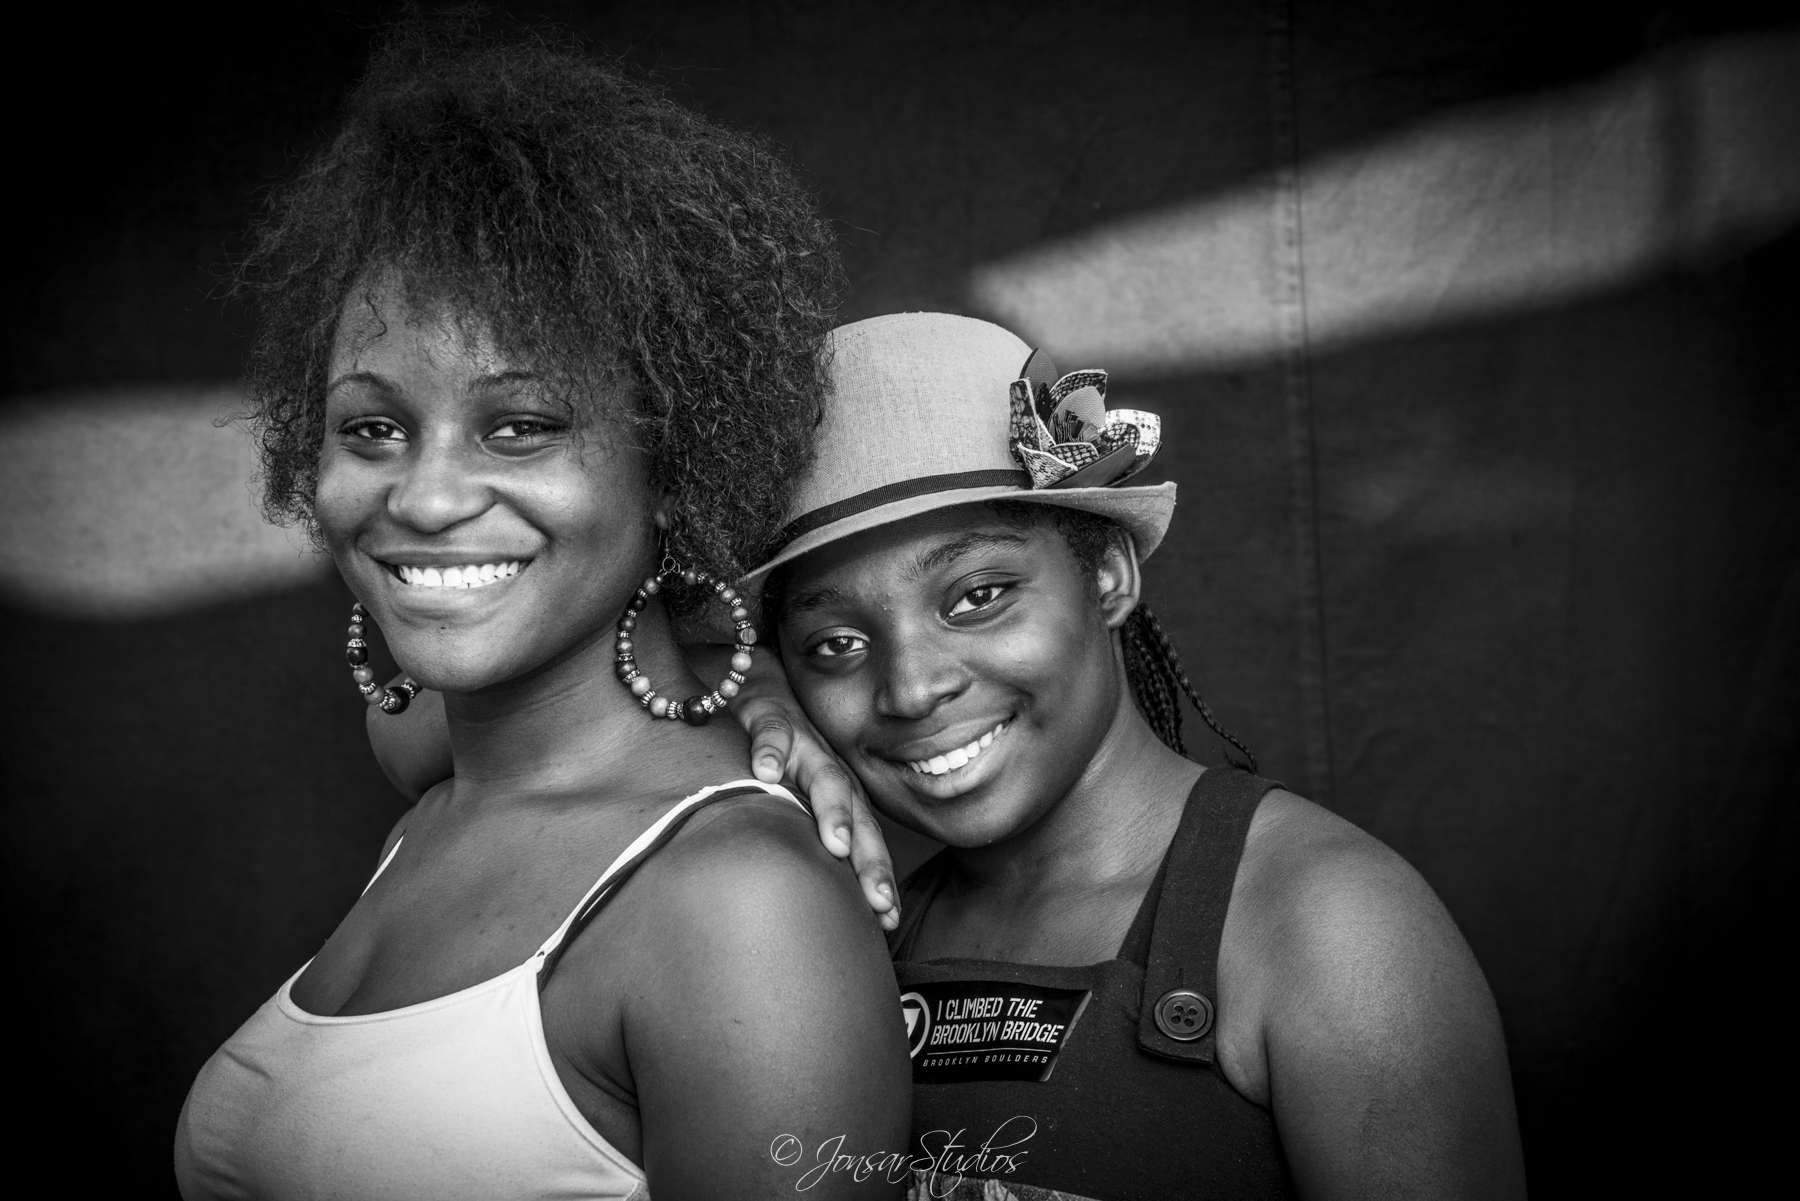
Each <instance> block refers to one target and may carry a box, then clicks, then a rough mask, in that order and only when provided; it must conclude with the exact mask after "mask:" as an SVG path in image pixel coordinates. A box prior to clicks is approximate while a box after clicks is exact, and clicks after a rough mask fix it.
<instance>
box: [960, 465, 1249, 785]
mask: <svg viewBox="0 0 1800 1201" xmlns="http://www.w3.org/2000/svg"><path fill="white" fill-rule="evenodd" d="M994 508H995V509H996V510H998V511H999V512H1000V514H1001V516H1002V517H1004V518H1008V519H1011V520H1015V521H1019V522H1020V523H1021V524H1025V525H1031V526H1036V525H1039V524H1041V523H1044V522H1048V523H1049V524H1051V525H1053V526H1054V527H1055V528H1056V531H1057V532H1058V533H1059V534H1061V535H1062V538H1063V540H1064V541H1065V542H1067V543H1068V545H1069V550H1070V551H1071V552H1073V554H1074V555H1075V561H1076V563H1077V564H1078V565H1079V566H1080V567H1081V570H1082V572H1083V573H1084V574H1085V575H1087V576H1088V577H1089V578H1092V577H1093V575H1094V573H1095V572H1096V571H1098V570H1099V567H1100V562H1101V560H1102V558H1104V556H1105V554H1106V550H1107V547H1108V546H1109V545H1111V544H1112V540H1113V539H1114V538H1115V537H1117V535H1118V531H1119V527H1118V526H1117V524H1115V523H1114V522H1112V521H1110V520H1108V519H1107V518H1104V517H1101V516H1099V515H1098V514H1094V513H1083V512H1081V511H1079V510H1076V509H1065V508H1064V507H1062V506H1061V505H1034V504H1022V503H1018V502H1013V503H1008V502H1005V501H1001V502H999V503H997V504H996V505H995V506H994ZM1119 640H1120V643H1121V644H1122V646H1123V648H1124V651H1125V677H1126V679H1127V680H1128V681H1129V682H1130V684H1131V699H1132V700H1133V701H1134V702H1135V703H1136V705H1137V707H1138V712H1140V713H1142V714H1143V715H1144V720H1145V721H1146V722H1147V723H1149V726H1150V728H1151V729H1152V730H1153V731H1155V733H1156V736H1157V737H1158V738H1160V739H1161V740H1162V742H1163V745H1165V746H1167V747H1168V748H1169V749H1170V750H1172V751H1174V752H1175V753H1176V754H1178V755H1186V754H1187V753H1188V751H1187V743H1186V742H1185V741H1184V740H1183V738H1182V736H1181V699H1182V697H1184V696H1185V697H1186V698H1187V699H1188V700H1190V701H1192V702H1193V703H1194V708H1195V709H1198V710H1199V711H1200V720H1201V721H1203V722H1205V723H1206V725H1207V728H1208V729H1210V730H1212V732H1213V733H1215V734H1217V735H1218V736H1219V737H1220V738H1222V739H1224V740H1225V741H1226V742H1228V743H1230V744H1231V745H1232V746H1233V747H1235V748H1237V750H1238V753H1239V754H1241V755H1242V756H1243V759H1242V760H1241V761H1240V760H1238V759H1236V758H1234V757H1233V756H1232V754H1231V752H1229V751H1227V752H1226V753H1225V760H1226V762H1227V763H1229V764H1230V765H1231V766H1233V767H1236V768H1241V769H1242V770H1244V771H1248V772H1250V773H1251V774H1252V775H1254V774H1255V773H1256V754H1255V752H1253V751H1252V750H1251V749H1250V748H1249V747H1248V746H1246V745H1245V744H1244V742H1243V740H1242V739H1240V738H1239V737H1238V736H1237V735H1235V734H1233V733H1232V732H1231V731H1230V730H1227V729H1226V728H1225V727H1224V726H1222V725H1220V724H1219V719H1218V718H1216V717H1214V716H1213V711H1212V709H1211V708H1210V707H1209V706H1208V705H1207V703H1206V701H1205V700H1204V699H1202V697H1201V696H1200V690H1199V689H1198V688H1196V687H1194V682H1193V681H1192V680H1190V679H1189V678H1188V674H1187V671H1186V670H1185V669H1183V667H1182V666H1181V656H1180V655H1179V654H1177V653H1176V651H1175V644H1174V643H1172V642H1171V641H1169V635H1168V634H1167V633H1166V632H1165V631H1164V630H1163V628H1162V623H1161V622H1159V621H1157V620H1156V614H1154V613H1152V612H1151V611H1150V607H1149V606H1148V605H1145V604H1143V603H1141V602H1140V603H1139V604H1138V606H1137V608H1135V609H1133V610H1132V611H1131V615H1130V616H1129V617H1127V618H1126V619H1125V625H1124V627H1123V628H1122V629H1121V630H1120V631H1119Z"/></svg>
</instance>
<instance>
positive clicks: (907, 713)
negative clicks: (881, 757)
mask: <svg viewBox="0 0 1800 1201" xmlns="http://www.w3.org/2000/svg"><path fill="white" fill-rule="evenodd" d="M897 633H899V636H898V637H895V638H892V639H890V640H889V642H888V648H887V652H886V654H885V655H884V656H883V667H884V668H885V671H884V672H883V674H882V679H881V686H880V687H879V688H878V689H877V690H876V694H875V708H876V711H877V712H878V713H880V714H881V715H882V716H883V717H893V718H899V719H901V720H905V721H911V720H917V719H918V718H922V717H929V716H930V715H931V713H932V711H933V710H935V709H936V708H937V707H938V706H939V705H942V704H943V703H944V702H946V701H950V700H954V699H955V698H956V697H958V696H961V695H962V693H963V691H964V690H965V689H966V688H968V686H969V674H968V672H967V671H966V670H965V669H964V667H963V665H962V663H961V661H960V660H959V659H957V658H956V656H954V655H952V654H950V653H948V651H947V650H946V648H944V647H941V646H939V645H937V644H936V641H935V640H934V639H933V638H932V637H931V635H930V632H928V631H924V630H917V631H905V632H897Z"/></svg>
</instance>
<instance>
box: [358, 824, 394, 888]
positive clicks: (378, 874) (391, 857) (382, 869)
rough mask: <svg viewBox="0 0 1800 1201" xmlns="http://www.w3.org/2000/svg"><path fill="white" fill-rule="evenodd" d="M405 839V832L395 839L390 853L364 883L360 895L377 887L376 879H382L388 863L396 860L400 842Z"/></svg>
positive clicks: (384, 856)
mask: <svg viewBox="0 0 1800 1201" xmlns="http://www.w3.org/2000/svg"><path fill="white" fill-rule="evenodd" d="M405 841H406V835H404V834H402V835H401V836H400V837H398V838H396V839H394V845H393V846H391V847H389V848H388V853H387V854H385V855H383V856H382V857H381V866H380V867H378V868H376V869H375V874H374V875H372V876H370V877H369V882H368V883H367V884H365V885H363V890H362V892H361V893H358V894H357V895H358V896H362V895H364V894H366V893H367V892H368V891H369V890H370V889H371V888H374V887H375V881H377V880H379V879H381V873H382V872H385V871H386V870H387V868H388V864H390V863H392V862H393V861H394V856H395V855H398V854H399V853H400V844H401V843H403V842H405Z"/></svg>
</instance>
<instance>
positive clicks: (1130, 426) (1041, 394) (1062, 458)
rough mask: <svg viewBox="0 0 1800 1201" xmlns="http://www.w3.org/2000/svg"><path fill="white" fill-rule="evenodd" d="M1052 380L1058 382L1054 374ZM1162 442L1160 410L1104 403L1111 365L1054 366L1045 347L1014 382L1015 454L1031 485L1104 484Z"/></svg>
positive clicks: (1145, 459) (1121, 478) (1144, 460)
mask: <svg viewBox="0 0 1800 1201" xmlns="http://www.w3.org/2000/svg"><path fill="white" fill-rule="evenodd" d="M1052 380H1055V382H1054V383H1052V382H1051V381H1052ZM1161 444H1162V418H1160V417H1158V416H1157V415H1156V414H1155V413H1145V412H1141V411H1140V410H1137V409H1113V410H1110V411H1108V409H1107V407H1106V372H1104V371H1071V372H1069V374H1067V375H1065V376H1063V377H1062V378H1060V379H1057V378H1056V367H1055V366H1054V365H1053V364H1052V363H1051V362H1050V357H1049V356H1048V355H1046V354H1045V353H1044V352H1043V351H1041V350H1034V351H1032V352H1031V357H1030V358H1029V359H1027V360H1025V370H1024V372H1023V378H1021V379H1017V380H1014V381H1013V384H1012V426H1011V429H1010V430H1009V445H1010V446H1011V447H1012V454H1013V458H1015V459H1017V460H1018V462H1019V466H1021V467H1023V468H1024V469H1025V470H1026V471H1027V472H1029V473H1030V475H1031V486H1032V487H1033V488H1104V487H1107V486H1108V485H1111V484H1122V483H1124V482H1125V481H1126V480H1128V479H1130V478H1131V477H1132V476H1134V475H1136V474H1137V473H1138V472H1140V471H1142V470H1143V469H1144V468H1145V466H1147V465H1148V464H1149V462H1150V459H1151V457H1152V456H1153V455H1155V454H1156V448H1157V447H1158V446H1160V445H1161Z"/></svg>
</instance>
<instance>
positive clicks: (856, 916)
mask: <svg viewBox="0 0 1800 1201" xmlns="http://www.w3.org/2000/svg"><path fill="white" fill-rule="evenodd" d="M642 875H643V877H644V878H643V879H641V880H639V881H634V882H633V884H632V889H633V890H637V891H638V892H639V896H640V900H641V902H642V903H648V904H654V905H655V907H656V908H657V909H658V911H659V913H660V915H661V916H660V918H659V924H660V925H661V926H662V927H663V929H664V931H665V932H666V933H667V935H668V936H669V937H671V938H680V939H683V940H684V941H686V942H687V943H688V944H689V945H706V946H708V947H709V948H711V950H712V952H713V953H714V954H715V955H717V956H719V957H720V958H718V959H716V960H715V963H717V964H719V965H720V966H723V965H724V964H726V963H730V962H734V961H735V960H737V959H739V958H743V957H748V958H757V957H759V956H765V955H766V953H767V952H769V951H771V950H773V949H776V948H779V949H780V951H781V955H780V958H782V959H783V960H784V961H787V962H789V963H790V966H792V967H794V968H795V969H796V970H799V969H800V968H801V967H802V966H803V965H802V962H801V961H802V960H808V961H810V960H816V961H817V962H818V963H819V964H820V965H827V964H830V963H836V962H841V961H842V959H843V956H844V955H845V952H846V951H847V950H849V948H851V947H858V946H861V945H862V944H863V943H864V942H868V945H869V946H871V947H874V946H878V945H881V938H880V930H879V928H878V926H877V924H876V922H875V919H874V917H873V916H872V915H871V914H870V913H869V910H868V906H867V905H866V904H864V903H863V900H862V895H861V892H860V890H859V889H858V887H857V883H856V878H855V876H854V874H853V873H852V872H851V871H850V870H849V869H848V868H847V867H846V865H845V864H843V863H842V862H840V861H839V860H837V859H834V858H833V857H832V856H831V854H830V853H829V852H828V851H826V850H825V848H824V847H823V846H821V845H820V843H819V837H818V832H817V830H816V828H815V827H814V825H813V821H812V818H811V817H810V816H809V815H808V814H807V813H806V812H805V811H804V810H802V809H801V808H800V807H799V806H798V805H795V804H794V803H793V802H792V801H789V800H785V799H783V798H781V797H778V796H772V795H765V796H745V797H733V798H731V799H729V800H726V801H722V802H720V803H718V804H716V805H712V806H709V807H708V808H706V809H704V810H702V811H701V812H699V813H697V814H695V815H694V816H693V817H692V818H690V819H689V820H688V823H687V825H686V827H685V828H684V829H683V830H682V831H681V833H680V834H679V835H678V836H677V837H676V838H675V839H674V840H673V841H671V842H670V843H669V844H668V845H667V846H666V847H664V848H663V849H662V850H661V851H659V852H658V853H657V854H656V855H655V856H654V857H653V858H652V859H651V860H650V861H649V862H648V863H647V864H646V865H645V867H644V870H643V873H642ZM871 940H872V941H871Z"/></svg>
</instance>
